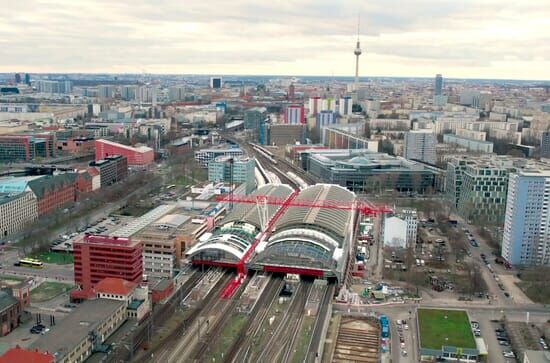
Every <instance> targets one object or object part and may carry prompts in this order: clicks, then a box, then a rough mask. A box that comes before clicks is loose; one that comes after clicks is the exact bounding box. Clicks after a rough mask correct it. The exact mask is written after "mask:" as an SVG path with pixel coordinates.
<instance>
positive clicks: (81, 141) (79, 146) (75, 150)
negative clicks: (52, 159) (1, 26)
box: [56, 137, 95, 154]
mask: <svg viewBox="0 0 550 363" xmlns="http://www.w3.org/2000/svg"><path fill="white" fill-rule="evenodd" d="M56 146H57V150H58V151H64V152H66V153H70V154H82V153H89V152H93V151H94V150H95V140H94V138H93V137H74V138H69V139H66V140H58V141H57V143H56Z"/></svg>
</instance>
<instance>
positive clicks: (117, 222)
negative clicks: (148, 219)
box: [51, 215, 133, 252]
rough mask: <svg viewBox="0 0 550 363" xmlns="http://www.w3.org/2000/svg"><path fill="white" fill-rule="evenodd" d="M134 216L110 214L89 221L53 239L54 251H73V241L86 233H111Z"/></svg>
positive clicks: (52, 246)
mask: <svg viewBox="0 0 550 363" xmlns="http://www.w3.org/2000/svg"><path fill="white" fill-rule="evenodd" d="M132 219H133V218H132V217H127V216H118V215H117V216H115V215H112V216H109V217H104V218H101V219H99V220H98V221H96V222H93V223H89V224H87V225H85V226H82V227H80V228H78V229H77V230H76V231H74V232H72V233H70V234H63V235H59V236H58V238H56V239H55V240H53V241H52V243H51V249H52V251H60V252H72V251H73V242H74V241H78V240H80V239H82V238H84V235H85V234H86V233H90V234H106V235H107V234H109V233H112V232H113V231H115V230H117V229H118V228H120V227H122V226H125V225H126V224H128V222H130V221H131V220H132Z"/></svg>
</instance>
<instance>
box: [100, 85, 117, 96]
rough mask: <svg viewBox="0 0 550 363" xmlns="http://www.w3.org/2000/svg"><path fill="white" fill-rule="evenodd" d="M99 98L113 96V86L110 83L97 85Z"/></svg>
mask: <svg viewBox="0 0 550 363" xmlns="http://www.w3.org/2000/svg"><path fill="white" fill-rule="evenodd" d="M97 92H98V97H99V98H113V97H114V95H115V87H114V86H110V85H103V86H98V87H97Z"/></svg>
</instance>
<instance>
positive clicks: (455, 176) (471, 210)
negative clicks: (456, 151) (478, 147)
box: [447, 157, 516, 225]
mask: <svg viewBox="0 0 550 363" xmlns="http://www.w3.org/2000/svg"><path fill="white" fill-rule="evenodd" d="M515 170H516V166H515V162H514V160H513V159H510V158H507V157H454V158H451V159H450V160H449V161H448V164H447V195H448V196H449V197H450V198H454V200H455V202H454V204H453V205H454V207H455V208H456V210H457V213H458V214H459V215H460V216H461V217H462V218H464V219H465V220H472V221H476V222H483V223H491V224H498V225H501V224H502V223H503V222H504V213H505V209H506V195H507V191H508V176H509V173H510V172H513V171H515ZM451 200H453V199H451Z"/></svg>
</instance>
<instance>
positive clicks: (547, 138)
mask: <svg viewBox="0 0 550 363" xmlns="http://www.w3.org/2000/svg"><path fill="white" fill-rule="evenodd" d="M540 156H542V157H543V158H550V131H543V133H542V135H541V139H540Z"/></svg>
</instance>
